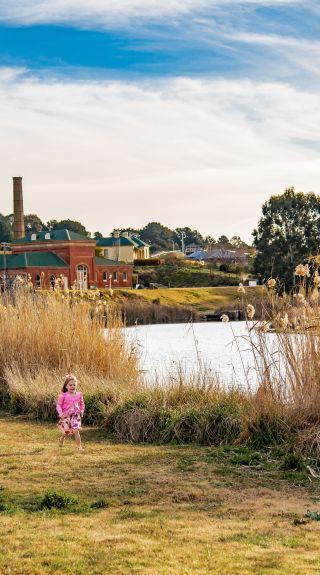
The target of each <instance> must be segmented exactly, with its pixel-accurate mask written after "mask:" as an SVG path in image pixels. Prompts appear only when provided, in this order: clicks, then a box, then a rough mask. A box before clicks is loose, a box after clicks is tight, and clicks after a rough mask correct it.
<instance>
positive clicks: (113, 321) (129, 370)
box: [0, 286, 139, 394]
mask: <svg viewBox="0 0 320 575" xmlns="http://www.w3.org/2000/svg"><path fill="white" fill-rule="evenodd" d="M105 328H106V329H105ZM122 328H123V324H122V321H121V318H120V316H119V314H118V313H117V312H116V311H115V310H114V309H113V308H110V309H108V313H107V316H106V310H105V308H103V307H102V308H99V307H97V306H95V305H92V304H90V303H89V302H86V301H81V300H80V301H79V300H78V299H76V298H74V297H73V296H72V295H71V294H70V295H68V294H64V293H63V292H57V293H52V294H45V293H41V292H38V293H34V292H33V291H30V290H28V289H27V288H26V287H25V286H21V287H19V288H17V289H16V290H15V292H14V293H11V294H4V295H3V297H2V302H1V303H0V378H1V382H2V390H4V389H7V388H8V382H9V385H11V389H13V387H14V390H15V393H17V390H18V387H19V386H20V387H21V390H23V389H24V388H23V385H26V384H27V383H26V382H28V381H30V382H33V383H34V385H35V386H36V387H37V382H39V381H41V380H44V381H42V386H46V389H47V387H48V386H51V385H52V386H53V387H54V382H55V380H56V377H58V378H59V379H60V381H61V379H62V378H63V375H65V374H66V373H68V372H75V373H77V374H80V373H81V374H82V376H83V379H84V381H86V382H87V383H86V385H88V386H89V382H90V381H91V380H92V381H94V382H96V380H97V379H99V381H100V382H104V384H106V383H108V384H113V385H118V386H124V385H125V386H135V385H137V383H138V381H139V371H138V362H137V354H136V351H135V349H134V348H133V347H132V346H129V345H128V343H127V342H126V340H125V337H124V333H123V329H122ZM13 381H15V383H14V385H13V384H10V382H13ZM104 384H102V383H101V385H104ZM92 385H93V388H94V387H95V385H96V384H95V383H94V384H92ZM38 387H39V393H40V394H41V393H42V390H41V385H39V386H38ZM22 393H24V391H22Z"/></svg>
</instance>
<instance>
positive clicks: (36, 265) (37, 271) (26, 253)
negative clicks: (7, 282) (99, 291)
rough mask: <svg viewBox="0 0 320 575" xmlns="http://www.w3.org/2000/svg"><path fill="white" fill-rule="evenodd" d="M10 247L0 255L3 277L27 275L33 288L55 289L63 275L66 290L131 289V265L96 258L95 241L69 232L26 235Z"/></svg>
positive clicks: (58, 231)
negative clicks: (55, 284) (9, 250)
mask: <svg viewBox="0 0 320 575" xmlns="http://www.w3.org/2000/svg"><path fill="white" fill-rule="evenodd" d="M10 247H11V252H10V253H7V254H2V255H1V256H0V270H2V274H3V273H4V272H5V274H6V276H14V275H21V276H24V275H27V274H30V276H31V280H32V283H33V284H34V285H35V286H36V287H40V286H42V287H50V286H54V283H55V280H56V279H57V278H59V277H62V276H63V282H64V287H65V288H71V287H72V286H75V287H77V288H78V289H90V288H93V287H98V288H103V287H112V288H117V287H132V265H130V264H127V263H125V262H117V261H114V260H109V259H107V258H103V257H97V256H96V240H95V239H91V238H88V237H85V236H81V235H80V234H77V233H75V232H72V231H70V230H66V229H65V230H51V231H48V232H45V231H41V232H38V233H37V234H29V235H27V236H24V237H22V238H19V239H15V240H13V242H12V243H11V245H10Z"/></svg>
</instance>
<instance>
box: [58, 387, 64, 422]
mask: <svg viewBox="0 0 320 575" xmlns="http://www.w3.org/2000/svg"><path fill="white" fill-rule="evenodd" d="M63 401H64V395H63V393H60V395H59V397H58V401H57V405H56V408H57V412H58V414H59V416H60V417H62V415H63Z"/></svg>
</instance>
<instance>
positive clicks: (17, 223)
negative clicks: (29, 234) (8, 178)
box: [13, 176, 26, 240]
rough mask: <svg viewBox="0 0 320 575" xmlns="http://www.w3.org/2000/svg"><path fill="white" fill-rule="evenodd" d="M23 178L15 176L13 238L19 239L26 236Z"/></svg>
mask: <svg viewBox="0 0 320 575" xmlns="http://www.w3.org/2000/svg"><path fill="white" fill-rule="evenodd" d="M25 235H26V234H25V226H24V214H23V195H22V178H21V177H20V176H17V177H14V178H13V239H14V240H19V239H20V238H23V237H24V236H25Z"/></svg>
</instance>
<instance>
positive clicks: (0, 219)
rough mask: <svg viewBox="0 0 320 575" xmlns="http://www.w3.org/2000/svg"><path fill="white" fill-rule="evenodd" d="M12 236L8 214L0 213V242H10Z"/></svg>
mask: <svg viewBox="0 0 320 575" xmlns="http://www.w3.org/2000/svg"><path fill="white" fill-rule="evenodd" d="M12 237H13V233H12V224H11V221H10V216H4V215H3V214H0V242H11V241H12Z"/></svg>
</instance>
